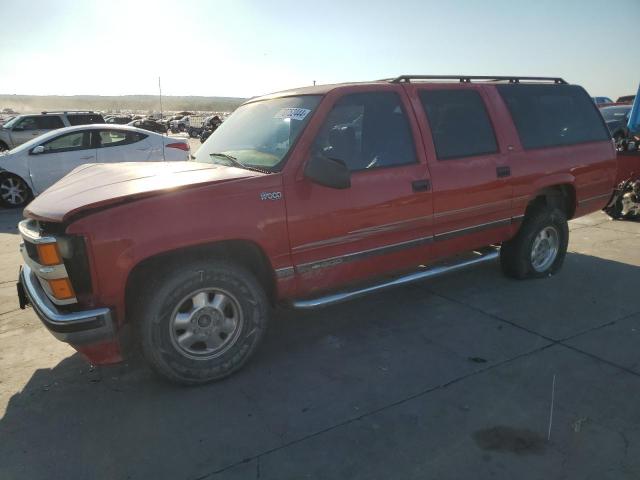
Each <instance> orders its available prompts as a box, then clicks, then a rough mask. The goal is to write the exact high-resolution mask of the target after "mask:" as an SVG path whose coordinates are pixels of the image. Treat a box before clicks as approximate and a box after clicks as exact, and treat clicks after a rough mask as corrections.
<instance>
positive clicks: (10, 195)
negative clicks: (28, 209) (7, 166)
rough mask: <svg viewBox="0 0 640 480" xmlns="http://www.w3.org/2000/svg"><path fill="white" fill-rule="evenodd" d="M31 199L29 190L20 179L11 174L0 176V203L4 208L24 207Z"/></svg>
mask: <svg viewBox="0 0 640 480" xmlns="http://www.w3.org/2000/svg"><path fill="white" fill-rule="evenodd" d="M31 197H32V193H31V189H30V188H29V185H27V183H26V182H25V181H24V180H23V179H22V178H20V177H18V176H17V175H13V174H5V175H2V176H0V201H1V202H2V204H3V205H4V206H5V207H10V208H19V207H24V206H25V205H26V204H27V203H28V202H29V200H31Z"/></svg>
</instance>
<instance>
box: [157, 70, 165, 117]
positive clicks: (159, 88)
mask: <svg viewBox="0 0 640 480" xmlns="http://www.w3.org/2000/svg"><path fill="white" fill-rule="evenodd" d="M158 91H159V92H160V120H162V119H163V118H164V117H163V116H162V85H160V77H158Z"/></svg>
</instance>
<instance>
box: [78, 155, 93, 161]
mask: <svg viewBox="0 0 640 480" xmlns="http://www.w3.org/2000/svg"><path fill="white" fill-rule="evenodd" d="M90 158H93V155H89V156H88V157H80V160H89V159H90Z"/></svg>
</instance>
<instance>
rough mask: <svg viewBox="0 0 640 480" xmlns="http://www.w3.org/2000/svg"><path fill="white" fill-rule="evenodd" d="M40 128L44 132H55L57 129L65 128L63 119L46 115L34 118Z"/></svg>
mask: <svg viewBox="0 0 640 480" xmlns="http://www.w3.org/2000/svg"><path fill="white" fill-rule="evenodd" d="M34 118H35V119H36V124H37V126H38V128H40V129H43V130H54V129H56V128H62V127H64V123H62V119H61V118H60V117H58V116H57V115H45V116H42V117H34Z"/></svg>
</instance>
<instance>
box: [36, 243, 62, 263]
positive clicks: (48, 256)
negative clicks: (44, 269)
mask: <svg viewBox="0 0 640 480" xmlns="http://www.w3.org/2000/svg"><path fill="white" fill-rule="evenodd" d="M37 249H38V260H39V262H40V264H41V265H59V264H61V263H62V258H60V253H59V252H58V246H57V245H56V244H55V243H43V244H40V245H37Z"/></svg>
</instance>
